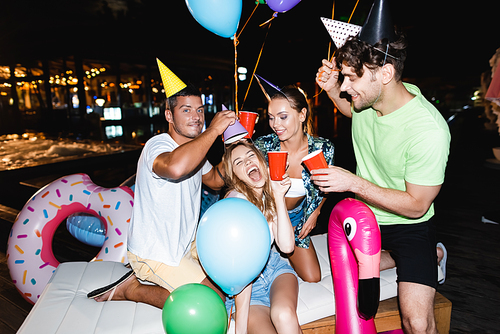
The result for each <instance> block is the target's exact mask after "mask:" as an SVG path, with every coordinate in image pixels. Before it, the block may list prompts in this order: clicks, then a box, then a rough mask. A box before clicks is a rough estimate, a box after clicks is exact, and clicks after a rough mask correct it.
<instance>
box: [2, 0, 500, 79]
mask: <svg viewBox="0 0 500 334" xmlns="http://www.w3.org/2000/svg"><path fill="white" fill-rule="evenodd" d="M355 3H356V2H355V1H354V0H349V1H347V0H345V1H339V0H337V1H336V4H335V19H340V20H344V21H346V20H347V19H348V17H349V16H350V14H351V11H352V9H353V8H354V5H355ZM389 3H390V6H391V11H392V12H393V21H394V23H395V24H396V25H397V26H398V27H399V28H401V29H402V30H403V31H404V32H406V33H407V35H408V37H409V43H410V47H409V56H408V59H407V63H406V69H405V72H404V77H406V78H416V79H424V78H425V79H426V82H428V81H429V79H430V78H439V79H435V80H431V81H432V82H433V84H435V85H462V84H465V85H473V86H479V78H480V74H481V73H482V72H484V71H486V70H488V69H489V64H488V60H489V59H490V57H491V56H492V55H493V54H494V52H495V50H496V49H497V48H498V47H500V38H499V34H498V33H499V28H498V25H497V23H496V22H498V20H497V18H496V17H495V14H494V9H493V8H492V5H493V3H494V2H493V1H485V0H478V1H468V2H457V1H448V0H446V1H439V0H436V1H429V0H424V1H412V2H409V1H396V0H392V1H389ZM371 4H372V1H371V0H361V1H360V2H359V5H358V7H357V9H356V11H355V13H354V16H353V18H352V21H351V22H352V23H356V24H362V23H363V22H364V19H365V18H366V15H367V13H368V11H369V9H370V6H371ZM1 7H2V8H1V10H0V62H3V63H8V62H12V61H14V62H20V61H27V60H29V59H34V58H40V57H44V56H47V57H57V56H62V55H66V54H67V55H74V54H76V53H81V54H84V55H86V56H89V57H95V58H99V57H102V56H104V55H105V56H110V57H115V58H120V59H151V62H152V63H153V62H154V58H155V57H159V58H161V59H162V60H163V61H164V62H165V63H167V64H168V61H169V57H168V55H169V54H172V53H176V54H179V55H181V54H188V55H194V54H196V55H200V56H202V57H216V58H218V59H223V60H226V61H227V62H228V63H231V62H234V48H233V42H232V41H231V40H230V39H227V38H222V37H219V36H217V35H215V34H214V33H212V32H210V31H208V30H207V29H205V28H203V27H202V26H201V25H200V24H198V22H196V21H195V20H194V18H193V17H192V16H191V14H190V13H189V11H188V8H187V5H186V3H185V1H182V0H163V1H158V0H88V1H81V0H80V1H73V0H46V1H35V0H20V1H5V0H4V1H2V6H1ZM332 7H333V1H324V0H321V1H320V0H302V1H301V2H300V3H299V4H298V5H296V6H295V7H294V8H292V9H291V10H290V11H288V12H286V13H280V14H279V15H278V17H277V18H276V19H275V20H273V22H272V25H271V27H270V29H269V34H268V36H267V39H266V40H265V36H266V32H267V29H264V28H260V27H259V24H261V23H263V22H265V21H266V20H268V19H269V18H270V17H271V16H272V14H273V11H272V10H271V9H270V8H269V7H268V6H267V5H265V4H261V5H259V7H258V8H257V10H256V11H255V14H254V15H253V16H252V18H251V20H250V22H249V23H248V25H247V27H246V28H245V30H244V31H243V33H242V34H241V36H240V39H239V41H240V43H239V45H238V65H239V66H245V67H247V68H248V69H249V71H251V70H252V69H253V68H254V66H255V64H256V62H257V58H258V54H259V51H260V48H261V46H262V44H263V43H264V40H265V47H264V50H263V53H262V57H261V59H260V62H259V67H258V69H257V73H259V74H261V75H262V76H264V77H266V78H268V79H269V80H270V81H272V82H274V83H276V84H277V85H280V86H281V85H285V84H288V83H292V82H297V81H303V82H308V81H310V82H312V81H313V80H314V76H315V73H316V71H317V69H318V67H319V66H320V64H321V59H322V58H326V57H327V56H328V44H329V42H330V37H329V35H328V33H327V32H326V29H325V28H324V27H323V24H322V23H321V20H320V19H319V18H320V17H321V16H325V17H331V13H332ZM254 8H255V2H254V1H251V0H244V1H243V13H242V15H241V19H240V24H239V28H238V32H240V30H241V28H242V26H243V24H244V23H245V22H246V20H247V19H248V18H249V17H250V14H251V12H252V10H253V9H254ZM200 61H202V60H200Z"/></svg>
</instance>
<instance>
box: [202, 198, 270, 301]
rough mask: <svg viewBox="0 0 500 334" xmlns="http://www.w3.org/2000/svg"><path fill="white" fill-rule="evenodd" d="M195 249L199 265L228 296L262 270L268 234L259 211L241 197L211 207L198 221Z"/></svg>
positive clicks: (236, 291) (267, 254)
mask: <svg viewBox="0 0 500 334" xmlns="http://www.w3.org/2000/svg"><path fill="white" fill-rule="evenodd" d="M196 248H197V250H198V257H199V259H200V262H201V265H202V266H203V268H204V269H205V271H206V273H207V274H208V276H210V278H211V279H212V280H213V281H214V282H215V283H216V284H217V285H218V286H219V287H220V288H221V289H222V291H224V292H225V293H226V294H228V295H229V296H234V295H236V294H238V293H240V292H241V291H242V290H243V289H244V288H245V287H246V286H247V285H248V284H249V283H250V282H252V281H253V280H254V279H255V278H256V277H257V276H258V275H259V274H260V272H261V271H262V270H263V269H264V266H265V265H266V263H267V259H268V258H269V252H270V250H271V233H270V231H269V225H268V223H267V220H266V218H265V217H264V215H263V214H262V212H261V211H260V210H259V209H258V208H257V207H256V206H255V205H253V204H252V203H250V202H249V201H247V200H244V199H241V198H226V199H223V200H220V201H218V202H217V203H215V204H214V205H212V206H211V207H210V208H208V210H207V211H206V212H205V214H204V215H203V217H202V218H201V220H200V224H199V226H198V231H197V234H196Z"/></svg>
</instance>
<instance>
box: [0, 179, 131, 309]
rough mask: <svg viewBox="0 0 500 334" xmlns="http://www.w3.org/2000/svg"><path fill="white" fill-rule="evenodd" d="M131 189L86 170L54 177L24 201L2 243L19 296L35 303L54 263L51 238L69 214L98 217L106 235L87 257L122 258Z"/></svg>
mask: <svg viewBox="0 0 500 334" xmlns="http://www.w3.org/2000/svg"><path fill="white" fill-rule="evenodd" d="M133 205H134V193H133V191H132V190H131V189H130V188H129V187H126V186H121V187H117V188H103V187H99V186H97V185H96V184H94V183H93V182H92V181H91V179H90V177H89V176H88V175H87V174H72V175H68V176H64V177H61V178H60V179H57V180H55V181H53V182H51V183H49V184H48V185H46V186H45V187H43V188H42V189H40V190H39V191H37V192H36V193H35V194H34V195H33V196H32V197H31V199H30V200H29V201H28V202H27V203H26V204H25V205H24V207H23V209H22V210H21V211H20V212H19V215H18V216H17V218H16V221H15V222H14V225H13V226H12V230H11V232H10V235H9V241H8V246H7V264H8V267H9V271H10V275H11V277H12V281H13V282H14V284H15V285H16V288H17V289H18V290H19V292H20V293H21V295H22V296H23V297H24V298H25V299H26V300H27V301H28V302H30V303H32V304H34V303H36V301H37V300H38V297H39V296H40V294H41V293H42V291H43V289H44V288H45V285H46V284H47V283H48V281H49V279H50V278H51V277H52V274H53V273H54V270H55V269H56V268H57V266H58V265H59V261H57V260H56V258H55V256H54V253H53V251H52V239H53V237H54V233H55V231H56V229H57V227H58V226H59V224H60V223H61V222H62V221H64V219H66V217H68V216H69V215H70V214H73V213H79V212H83V213H88V214H92V215H94V216H96V217H99V218H100V219H101V220H102V221H103V223H104V224H105V226H106V238H105V241H104V244H103V245H102V248H101V250H100V251H99V253H98V254H97V256H96V257H95V258H94V259H93V260H92V261H116V262H122V263H126V262H128V261H127V234H128V227H129V223H130V218H131V216H132V208H133Z"/></svg>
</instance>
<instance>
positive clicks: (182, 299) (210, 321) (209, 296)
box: [161, 283, 228, 334]
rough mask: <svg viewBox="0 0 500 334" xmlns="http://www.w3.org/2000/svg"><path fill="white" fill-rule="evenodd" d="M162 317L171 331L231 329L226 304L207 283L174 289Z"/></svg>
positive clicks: (219, 333)
mask: <svg viewBox="0 0 500 334" xmlns="http://www.w3.org/2000/svg"><path fill="white" fill-rule="evenodd" d="M161 317H162V322H163V327H164V328H165V332H166V333H167V334H226V332H227V326H228V319H227V311H226V306H225V305H224V302H223V301H222V300H221V299H220V297H219V295H218V294H217V293H216V292H215V291H214V290H212V289H210V288H209V287H208V286H205V285H203V284H197V283H190V284H185V285H183V286H180V287H178V288H177V289H175V290H174V291H172V293H171V294H170V296H168V298H167V301H166V302H165V305H164V306H163V311H162V314H161Z"/></svg>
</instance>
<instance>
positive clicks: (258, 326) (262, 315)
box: [248, 305, 277, 334]
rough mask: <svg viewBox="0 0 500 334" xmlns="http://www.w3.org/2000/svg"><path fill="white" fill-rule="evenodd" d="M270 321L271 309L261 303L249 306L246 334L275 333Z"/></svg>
mask: <svg viewBox="0 0 500 334" xmlns="http://www.w3.org/2000/svg"><path fill="white" fill-rule="evenodd" d="M276 333H277V332H276V328H274V325H273V323H272V322H271V309H270V308H269V307H266V306H262V305H252V306H250V310H249V314H248V334H276Z"/></svg>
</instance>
